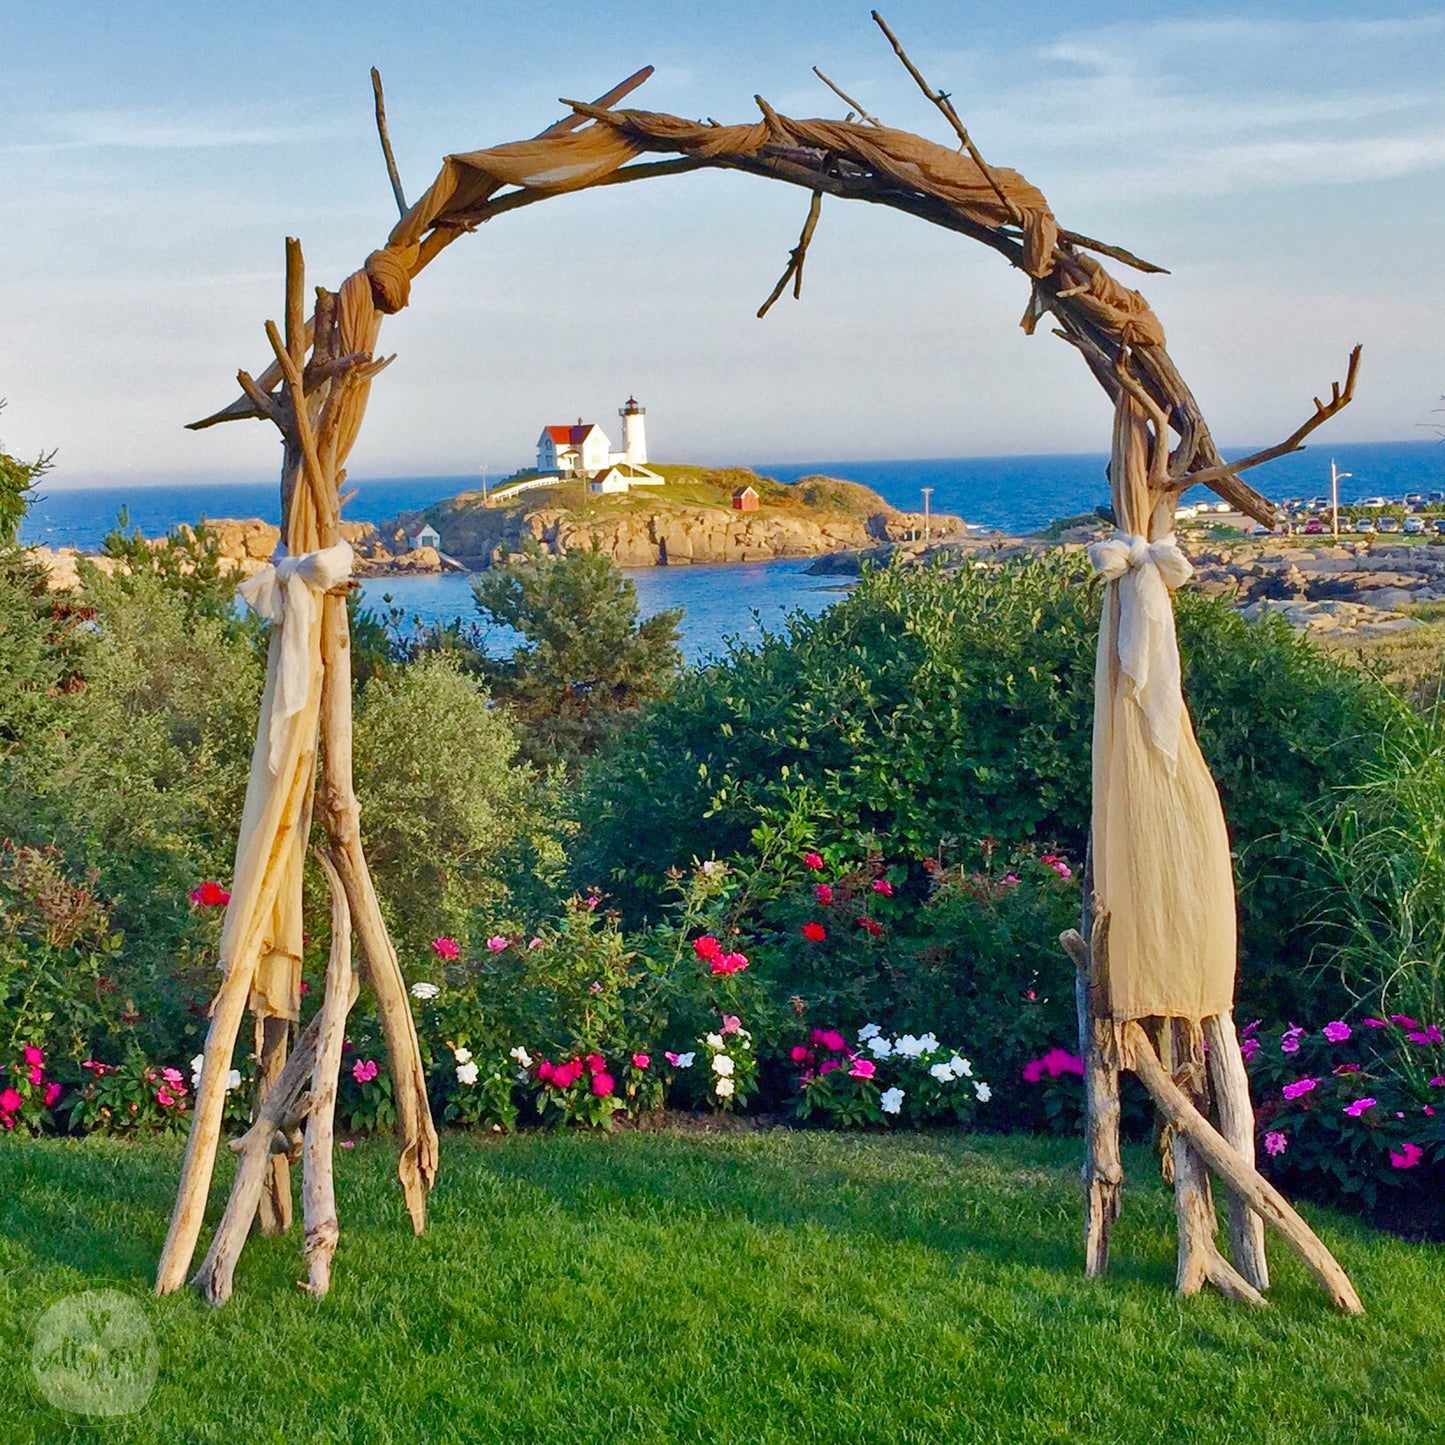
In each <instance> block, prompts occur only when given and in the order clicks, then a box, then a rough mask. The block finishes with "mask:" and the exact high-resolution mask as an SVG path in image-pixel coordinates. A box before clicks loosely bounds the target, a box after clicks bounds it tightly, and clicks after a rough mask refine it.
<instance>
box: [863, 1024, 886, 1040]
mask: <svg viewBox="0 0 1445 1445" xmlns="http://www.w3.org/2000/svg"><path fill="white" fill-rule="evenodd" d="M880 1033H882V1030H881V1029H880V1028H879V1027H878V1025H877V1024H864V1025H863V1027H862V1028H861V1029H859V1030H858V1042H859V1043H860V1044H866V1043H867V1042H868V1040H869V1039H871V1038H875V1037H877V1035H878V1034H880Z"/></svg>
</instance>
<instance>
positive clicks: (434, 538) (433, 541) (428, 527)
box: [406, 522, 442, 552]
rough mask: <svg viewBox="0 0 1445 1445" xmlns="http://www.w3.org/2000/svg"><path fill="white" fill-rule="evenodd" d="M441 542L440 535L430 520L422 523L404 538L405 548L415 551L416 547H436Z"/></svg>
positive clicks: (438, 546)
mask: <svg viewBox="0 0 1445 1445" xmlns="http://www.w3.org/2000/svg"><path fill="white" fill-rule="evenodd" d="M441 544H442V535H441V533H440V532H438V531H437V529H436V528H435V527H433V526H432V524H431V523H430V522H427V523H424V524H423V525H422V526H421V527H420V528H419V529H418V530H417V531H415V532H413V533H412V534H411V536H409V537H408V538H407V539H406V545H407V549H408V550H409V551H412V552H415V551H416V550H417V548H418V547H437V548H440V547H441Z"/></svg>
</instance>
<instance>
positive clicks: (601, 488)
mask: <svg viewBox="0 0 1445 1445" xmlns="http://www.w3.org/2000/svg"><path fill="white" fill-rule="evenodd" d="M666 483H667V478H666V477H664V476H661V475H660V474H659V473H657V472H654V471H649V470H648V468H646V467H639V466H636V465H635V464H634V463H632V462H614V463H613V464H612V466H610V467H604V468H603V469H602V470H601V471H600V472H598V473H597V475H596V476H595V477H593V478H591V480H589V481H588V483H587V490H588V491H589V492H625V491H627V490H628V488H629V487H661V486H665V485H666Z"/></svg>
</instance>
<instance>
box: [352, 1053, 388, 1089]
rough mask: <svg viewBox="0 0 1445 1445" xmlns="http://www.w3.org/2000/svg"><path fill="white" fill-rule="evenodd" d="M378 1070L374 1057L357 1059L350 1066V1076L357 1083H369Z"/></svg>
mask: <svg viewBox="0 0 1445 1445" xmlns="http://www.w3.org/2000/svg"><path fill="white" fill-rule="evenodd" d="M380 1072H381V1070H380V1068H379V1067H378V1065H377V1062H376V1060H375V1059H357V1061H356V1062H355V1063H354V1064H352V1066H351V1077H352V1078H353V1079H355V1080H356V1082H357V1083H358V1084H369V1083H370V1082H371V1081H372V1080H373V1079H374V1078H375V1077H376V1076H377V1074H379V1073H380Z"/></svg>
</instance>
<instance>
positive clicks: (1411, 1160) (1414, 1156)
mask: <svg viewBox="0 0 1445 1445" xmlns="http://www.w3.org/2000/svg"><path fill="white" fill-rule="evenodd" d="M1424 1152H1425V1151H1424V1150H1423V1149H1422V1148H1421V1147H1420V1146H1419V1145H1418V1144H1402V1145H1400V1152H1399V1153H1398V1154H1397V1153H1396V1152H1395V1151H1394V1150H1393V1149H1391V1150H1390V1163H1391V1164H1392V1165H1393V1166H1394V1167H1395V1168H1396V1169H1413V1168H1414V1167H1415V1166H1416V1165H1417V1164H1418V1163H1419V1162H1420V1159H1421V1157H1422V1156H1423V1155H1424Z"/></svg>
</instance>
